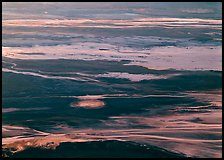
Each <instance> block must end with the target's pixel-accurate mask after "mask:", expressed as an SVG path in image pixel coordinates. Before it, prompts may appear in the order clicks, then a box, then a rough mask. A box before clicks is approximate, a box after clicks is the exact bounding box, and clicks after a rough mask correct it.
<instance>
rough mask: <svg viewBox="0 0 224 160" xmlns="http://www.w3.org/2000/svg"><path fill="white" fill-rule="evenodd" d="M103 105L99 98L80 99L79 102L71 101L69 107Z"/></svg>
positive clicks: (99, 106) (98, 106) (95, 106)
mask: <svg viewBox="0 0 224 160" xmlns="http://www.w3.org/2000/svg"><path fill="white" fill-rule="evenodd" d="M103 106H104V102H103V101H100V100H95V99H94V100H82V101H79V102H75V103H71V107H81V108H89V109H91V108H101V107H103Z"/></svg>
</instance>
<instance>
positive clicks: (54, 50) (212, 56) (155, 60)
mask: <svg viewBox="0 0 224 160" xmlns="http://www.w3.org/2000/svg"><path fill="white" fill-rule="evenodd" d="M92 45H93V44H88V43H84V44H83V45H82V44H76V45H75V44H74V45H73V46H67V45H62V46H51V47H49V46H37V47H32V48H23V47H19V48H17V47H3V48H2V49H3V56H5V57H9V58H17V59H76V60H115V61H121V60H130V61H131V62H130V63H129V64H130V65H138V66H143V67H146V68H149V69H157V70H160V69H161V70H164V69H170V68H171V69H177V70H219V71H221V70H222V67H221V66H222V61H221V57H222V47H221V46H193V47H173V46H172V47H156V48H152V49H151V50H147V51H145V50H142V51H141V52H140V51H136V50H133V49H131V48H130V49H129V50H131V52H133V53H129V52H122V53H120V51H117V50H116V49H114V47H115V46H107V47H106V48H110V50H106V51H100V50H98V49H94V48H91V46H92ZM94 46H99V47H98V48H100V47H103V46H104V44H97V43H95V44H94ZM21 52H24V53H27V52H29V53H44V54H38V55H27V54H21ZM139 52H140V53H139ZM18 53H19V54H18ZM136 53H138V54H136ZM129 64H127V65H129Z"/></svg>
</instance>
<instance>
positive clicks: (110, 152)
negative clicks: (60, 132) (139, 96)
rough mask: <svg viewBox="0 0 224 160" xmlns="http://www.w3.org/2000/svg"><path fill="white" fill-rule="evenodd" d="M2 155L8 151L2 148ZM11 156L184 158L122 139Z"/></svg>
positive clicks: (83, 143)
mask: <svg viewBox="0 0 224 160" xmlns="http://www.w3.org/2000/svg"><path fill="white" fill-rule="evenodd" d="M2 154H3V155H4V156H7V155H8V156H9V155H10V154H11V153H10V151H7V150H5V151H4V150H3V153H2ZM10 157H11V158H109V157H110V158H158V157H160V158H184V157H185V156H184V155H182V154H178V153H173V152H169V151H166V150H163V149H161V148H158V147H155V146H149V145H141V144H138V143H135V142H122V141H113V140H111V141H110V140H108V141H91V142H78V143H70V142H66V143H62V144H60V145H59V146H58V147H57V148H56V149H55V150H52V149H44V148H28V149H26V150H24V151H21V152H17V153H15V154H11V156H10Z"/></svg>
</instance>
